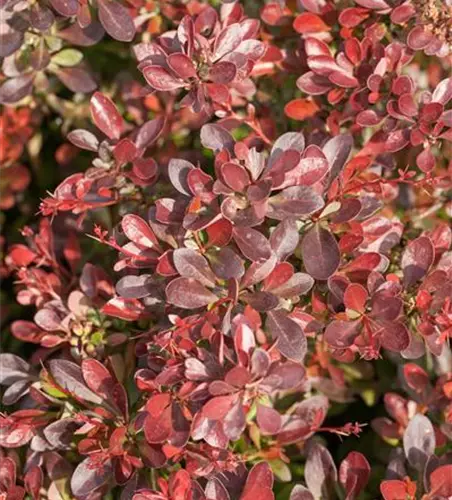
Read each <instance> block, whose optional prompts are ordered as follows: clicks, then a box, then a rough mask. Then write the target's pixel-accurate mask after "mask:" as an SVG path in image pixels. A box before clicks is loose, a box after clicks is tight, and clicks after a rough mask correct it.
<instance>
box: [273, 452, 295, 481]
mask: <svg viewBox="0 0 452 500" xmlns="http://www.w3.org/2000/svg"><path fill="white" fill-rule="evenodd" d="M268 464H269V465H270V467H271V470H272V471H273V474H274V475H275V477H277V478H278V479H279V480H280V481H282V482H283V483H288V482H289V481H290V480H291V479H292V473H291V472H290V469H289V467H288V465H287V464H285V463H284V462H283V461H282V460H280V459H279V458H276V459H275V460H269V462H268Z"/></svg>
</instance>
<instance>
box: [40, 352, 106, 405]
mask: <svg viewBox="0 0 452 500" xmlns="http://www.w3.org/2000/svg"><path fill="white" fill-rule="evenodd" d="M49 371H50V374H51V375H52V377H53V379H54V380H55V382H56V383H57V384H58V385H59V386H60V387H61V388H62V389H63V390H64V391H66V392H67V393H69V394H70V395H72V396H74V397H76V398H77V399H81V400H83V401H89V402H90V403H94V404H96V405H99V404H101V403H102V399H101V398H100V397H99V396H98V395H97V394H95V393H94V392H93V391H91V390H90V389H89V388H88V387H87V386H86V384H85V381H84V380H83V376H82V370H81V368H80V367H79V366H78V365H76V364H75V363H73V362H72V361H66V360H64V359H54V360H51V361H49Z"/></svg>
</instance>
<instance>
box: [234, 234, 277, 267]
mask: <svg viewBox="0 0 452 500" xmlns="http://www.w3.org/2000/svg"><path fill="white" fill-rule="evenodd" d="M232 234H233V236H234V240H235V242H236V243H237V246H238V247H239V248H240V250H241V252H242V253H243V255H244V256H245V257H246V258H248V259H250V260H252V261H258V260H267V259H269V258H270V257H271V255H272V249H271V247H270V243H269V241H268V240H267V238H266V237H265V236H264V235H263V234H262V233H260V232H259V231H257V230H256V229H252V228H249V227H235V228H234V229H233V233H232Z"/></svg>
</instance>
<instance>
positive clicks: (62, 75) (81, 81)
mask: <svg viewBox="0 0 452 500" xmlns="http://www.w3.org/2000/svg"><path fill="white" fill-rule="evenodd" d="M55 74H56V75H57V77H58V78H59V79H60V80H61V82H62V83H63V84H64V85H65V86H66V87H67V88H68V89H69V90H71V91H72V92H82V93H84V94H88V93H90V92H92V91H93V90H95V89H96V88H97V83H96V82H95V81H94V79H93V77H92V76H91V74H90V73H89V71H88V70H87V69H85V68H83V67H81V66H79V67H74V68H59V69H58V70H57V71H56V72H55Z"/></svg>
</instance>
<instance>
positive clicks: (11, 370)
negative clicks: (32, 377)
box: [0, 353, 30, 385]
mask: <svg viewBox="0 0 452 500" xmlns="http://www.w3.org/2000/svg"><path fill="white" fill-rule="evenodd" d="M0 367H1V369H0V384H3V385H10V384H12V383H14V382H17V381H18V380H23V379H27V378H28V377H29V373H28V372H29V370H30V365H29V364H28V363H27V362H26V361H24V360H23V359H22V358H19V356H16V355H15V354H9V353H1V354H0Z"/></svg>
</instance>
